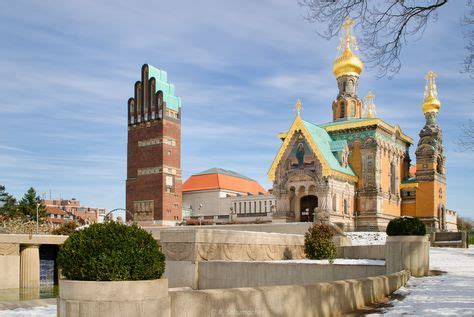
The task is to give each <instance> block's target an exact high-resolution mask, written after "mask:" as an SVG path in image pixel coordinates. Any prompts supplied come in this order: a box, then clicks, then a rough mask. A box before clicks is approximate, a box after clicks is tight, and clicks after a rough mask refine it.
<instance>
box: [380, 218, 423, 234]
mask: <svg viewBox="0 0 474 317" xmlns="http://www.w3.org/2000/svg"><path fill="white" fill-rule="evenodd" d="M425 234H426V227H425V224H424V223H423V222H421V220H420V219H418V218H415V217H400V218H396V219H392V220H390V222H389V223H388V226H387V235H389V236H424V235H425Z"/></svg>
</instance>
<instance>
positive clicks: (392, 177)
mask: <svg viewBox="0 0 474 317" xmlns="http://www.w3.org/2000/svg"><path fill="white" fill-rule="evenodd" d="M396 182H397V171H396V168H395V163H393V162H392V163H390V193H392V194H395V193H396V188H397V183H396Z"/></svg>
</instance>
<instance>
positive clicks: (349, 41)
mask: <svg viewBox="0 0 474 317" xmlns="http://www.w3.org/2000/svg"><path fill="white" fill-rule="evenodd" d="M354 24H355V22H354V20H352V19H351V18H350V17H346V18H345V19H344V22H343V23H342V25H341V28H343V29H344V36H341V42H340V45H339V50H340V51H341V52H342V50H343V49H345V48H350V47H351V45H352V46H353V48H354V49H355V50H357V43H356V39H355V37H353V36H352V27H353V26H354Z"/></svg>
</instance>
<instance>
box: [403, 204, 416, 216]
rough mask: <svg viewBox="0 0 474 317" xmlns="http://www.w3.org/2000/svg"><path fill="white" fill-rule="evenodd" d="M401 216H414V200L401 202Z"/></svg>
mask: <svg viewBox="0 0 474 317" xmlns="http://www.w3.org/2000/svg"><path fill="white" fill-rule="evenodd" d="M401 216H413V217H415V216H416V201H410V202H402V214H401Z"/></svg>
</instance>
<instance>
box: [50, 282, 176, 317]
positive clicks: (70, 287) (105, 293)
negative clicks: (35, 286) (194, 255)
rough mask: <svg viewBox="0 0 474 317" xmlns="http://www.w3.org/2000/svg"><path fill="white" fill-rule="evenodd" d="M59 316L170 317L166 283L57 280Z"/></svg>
mask: <svg viewBox="0 0 474 317" xmlns="http://www.w3.org/2000/svg"><path fill="white" fill-rule="evenodd" d="M58 316H59V317H66V316H67V317H76V316H80V317H82V316H100V317H109V316H110V317H112V316H114V317H115V316H127V317H129V316H143V317H145V316H160V317H161V316H163V317H164V316H166V317H169V316H170V297H169V296H168V280H167V279H159V280H149V281H113V282H95V281H71V280H59V298H58Z"/></svg>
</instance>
